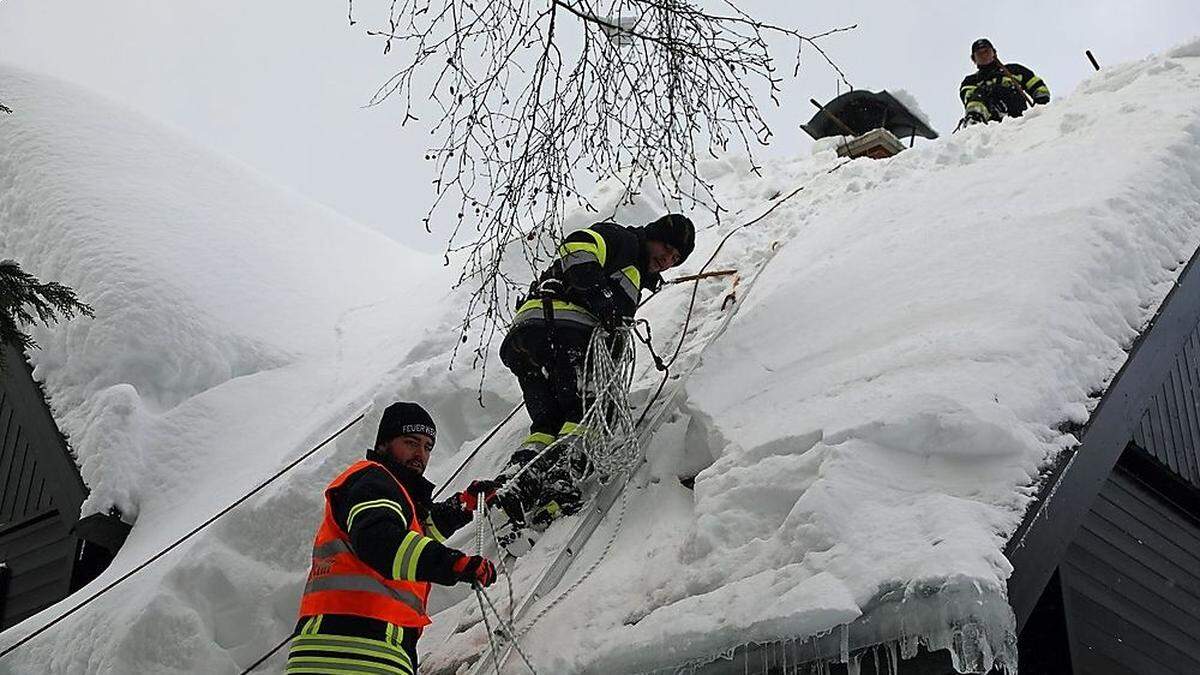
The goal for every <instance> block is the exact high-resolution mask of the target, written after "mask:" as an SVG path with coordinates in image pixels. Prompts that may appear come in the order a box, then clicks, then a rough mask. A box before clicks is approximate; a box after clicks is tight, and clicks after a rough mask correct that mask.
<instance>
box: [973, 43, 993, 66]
mask: <svg viewBox="0 0 1200 675" xmlns="http://www.w3.org/2000/svg"><path fill="white" fill-rule="evenodd" d="M984 47H992V41H991V40H989V39H987V38H979V39H978V40H976V41H974V42H972V43H971V60H972V61H974V60H975V52H976V51H978V50H980V49H983V48H984ZM992 49H995V47H992Z"/></svg>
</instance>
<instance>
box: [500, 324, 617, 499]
mask: <svg viewBox="0 0 1200 675" xmlns="http://www.w3.org/2000/svg"><path fill="white" fill-rule="evenodd" d="M631 332H632V329H631V327H630V326H622V327H620V328H617V329H616V331H615V332H613V333H606V332H605V331H603V330H594V331H592V336H591V339H590V340H589V342H588V348H587V353H586V356H585V357H584V367H583V368H582V369H581V371H580V373H579V375H580V379H581V380H582V387H581V389H582V390H583V391H584V392H585V393H587V394H589V396H588V398H591V399H592V400H591V404H590V405H589V406H588V408H587V410H586V411H585V412H584V415H583V418H582V419H581V420H580V421H579V428H580V433H579V434H568V435H565V436H560V437H558V438H557V439H555V440H554V442H553V443H550V444H549V445H547V446H546V447H544V448H542V450H541V451H540V452H538V454H537V455H535V456H534V457H533V459H531V460H529V461H528V462H526V463H525V465H524V466H522V467H521V468H520V469H519V470H518V471H517V472H516V473H515V474H513V475H512V476H510V477H509V478H508V480H507V481H505V484H504V485H503V486H502V487H501V488H500V489H499V490H498V491H497V493H498V494H507V493H508V492H509V491H510V490H513V489H515V486H516V485H517V484H518V482H519V480H518V479H519V478H520V477H521V476H522V475H524V474H525V472H526V471H529V470H530V468H531V467H533V466H534V465H535V464H537V465H539V469H540V470H547V469H549V466H547V463H546V462H543V461H542V459H543V458H544V457H546V456H547V455H550V454H551V453H553V452H555V451H557V450H558V449H559V448H563V449H564V450H567V451H566V452H563V453H561V455H560V456H559V457H556V458H555V459H554V461H553V462H551V463H550V465H556V464H559V463H565V466H566V468H567V470H568V472H569V473H570V475H571V476H572V477H573V478H574V479H575V480H576V482H578V481H580V480H582V479H583V478H585V477H586V475H583V474H584V473H585V472H581V471H576V470H575V468H574V464H575V463H574V462H572V460H573V459H574V458H575V456H576V455H577V454H581V455H582V456H584V457H586V458H587V460H588V463H589V465H590V469H591V470H592V471H595V472H597V474H598V475H600V476H604V477H607V478H611V477H613V476H616V475H618V474H620V473H621V472H622V471H625V470H627V469H631V468H633V467H634V466H635V465H636V464H637V460H638V457H639V454H638V444H637V428H636V426H635V422H634V420H633V414H632V410H631V408H630V406H629V389H630V387H631V386H632V385H633V373H634V367H635V365H636V362H635V359H634V354H635V350H634V347H633V341H632V340H631ZM610 336H611V341H612V342H611V344H612V346H610V344H609V338H610ZM614 351H615V352H618V356H617V358H616V359H614V358H613V352H614ZM539 463H540V464H539ZM543 467H545V468H543ZM605 482H607V481H605Z"/></svg>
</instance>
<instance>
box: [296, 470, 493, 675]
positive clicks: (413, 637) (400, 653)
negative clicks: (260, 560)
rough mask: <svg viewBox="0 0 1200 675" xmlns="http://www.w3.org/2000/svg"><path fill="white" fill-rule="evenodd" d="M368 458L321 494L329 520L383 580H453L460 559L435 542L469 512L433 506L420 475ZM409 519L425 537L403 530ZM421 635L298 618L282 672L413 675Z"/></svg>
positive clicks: (332, 617)
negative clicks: (456, 564)
mask: <svg viewBox="0 0 1200 675" xmlns="http://www.w3.org/2000/svg"><path fill="white" fill-rule="evenodd" d="M368 458H369V459H371V460H372V461H373V462H378V464H371V465H366V466H365V467H364V468H362V469H360V470H358V471H356V472H355V473H353V474H351V475H350V476H349V477H347V478H345V479H344V480H343V482H342V483H341V484H340V485H338V486H337V487H336V488H333V489H330V490H328V491H327V493H326V498H327V499H328V502H329V508H330V512H331V515H332V517H333V519H334V521H335V522H336V524H337V526H338V527H340V528H341V529H342V530H343V531H344V532H345V533H346V535H347V536H348V537H349V541H350V547H351V549H352V551H353V553H354V555H355V556H357V557H358V558H359V559H360V560H361V561H362V562H363V563H365V564H366V565H368V566H369V567H370V568H371V569H372V570H374V571H375V572H378V573H379V574H380V575H382V576H383V577H384V578H387V579H397V580H405V581H417V582H433V583H437V584H444V585H453V584H454V583H456V582H457V581H458V579H457V577H456V575H455V573H454V570H453V565H454V562H455V561H457V560H458V559H459V558H460V557H461V556H462V555H463V554H462V553H460V552H458V551H456V550H454V549H451V548H447V547H446V546H444V545H443V544H442V543H441V542H442V541H443V540H444V539H445V538H446V537H448V536H450V535H451V534H452V533H454V532H455V531H456V530H458V529H459V528H461V527H463V526H464V525H466V524H467V523H468V522H470V520H471V514H470V513H469V512H467V511H465V510H463V508H462V506H461V504H460V502H459V501H458V499H457V496H455V497H451V498H450V499H448V500H446V501H443V502H439V503H433V502H432V494H433V484H432V483H430V482H429V481H427V480H425V478H424V477H423V476H421V475H419V474H417V473H415V472H413V471H411V470H409V469H407V468H406V467H403V466H401V465H399V464H397V463H395V462H393V461H391V460H390V459H386V458H381V457H379V456H376V455H375V454H374V453H370V454H368ZM389 474H390V475H389ZM397 483H400V485H403V486H404V490H405V491H407V492H408V496H409V497H411V499H412V501H411V503H410V501H409V499H408V498H406V497H405V496H404V494H403V493H402V492H401V491H400V486H399V485H397ZM414 507H415V510H416V512H415V513H414V512H413V510H414ZM413 519H417V522H419V523H421V526H422V527H421V528H420V529H422V530H423V532H424V533H425V534H424V535H420V534H418V533H417V532H414V531H413V529H414V528H411V527H409V523H411V522H413ZM301 613H302V614H304V612H303V611H302V612H301ZM420 634H421V629H420V627H414V626H402V625H397V624H394V623H389V622H387V621H382V620H379V619H375V618H371V617H369V616H355V615H351V614H317V615H314V616H308V615H305V616H301V618H300V622H299V624H298V625H297V627H296V635H295V636H294V637H293V638H292V647H291V651H290V653H289V657H288V665H287V672H288V673H296V674H301V673H328V672H332V671H334V670H337V671H338V672H341V671H342V670H345V671H347V672H372V673H389V674H395V675H412V674H413V673H415V672H416V668H417V662H416V642H417V638H419V637H420ZM364 669H365V670H364Z"/></svg>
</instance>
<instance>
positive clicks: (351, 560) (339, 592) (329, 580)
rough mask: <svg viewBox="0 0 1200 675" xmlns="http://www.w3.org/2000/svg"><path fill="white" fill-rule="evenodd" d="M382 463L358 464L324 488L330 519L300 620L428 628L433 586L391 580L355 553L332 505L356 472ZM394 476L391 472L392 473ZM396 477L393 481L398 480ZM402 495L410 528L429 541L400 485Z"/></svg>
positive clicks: (320, 535)
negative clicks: (350, 619) (336, 618)
mask: <svg viewBox="0 0 1200 675" xmlns="http://www.w3.org/2000/svg"><path fill="white" fill-rule="evenodd" d="M370 466H378V467H380V468H381V469H383V470H384V471H387V469H386V468H384V466H383V465H382V464H380V463H378V462H372V461H370V460H365V459H364V460H359V461H357V462H355V463H354V464H352V465H351V466H350V468H348V469H346V470H345V471H343V472H342V473H341V475H339V476H338V477H337V478H334V479H333V482H331V483H330V484H329V487H327V488H325V519H324V520H323V521H322V522H321V527H320V529H318V530H317V538H316V540H315V541H314V542H313V558H312V568H311V569H309V572H308V584H307V585H306V586H305V587H304V596H303V597H302V598H301V599H300V617H301V618H303V617H306V616H314V615H316V614H350V615H354V616H365V617H370V618H372V619H379V620H380V621H386V622H388V623H392V624H395V625H397V626H404V627H407V628H423V627H425V626H427V625H429V623H430V621H429V617H428V616H427V615H426V613H425V603H426V601H427V600H428V599H429V582H427V581H400V580H396V579H388V578H387V577H384V576H383V575H382V574H380V573H378V572H376V571H375V570H374V569H372V568H371V566H369V565H367V564H366V563H365V562H363V561H362V560H361V559H359V557H358V556H357V555H355V554H354V551H353V550H351V548H350V536H349V535H348V534H346V532H345V530H343V529H342V528H341V527H339V526H338V524H337V522H336V521H335V520H334V518H333V507H332V506H330V503H329V492H330V491H331V490H333V489H335V488H337V487H339V486H340V485H342V483H345V482H346V480H347V479H349V478H350V477H351V476H353V475H354V474H355V473H357V472H359V471H362V470H363V469H366V468H367V467H370ZM388 475H389V476H391V475H392V474H391V472H390V471H388ZM395 478H396V477H395V476H392V479H393V480H395ZM396 485H398V486H400V492H401V494H403V495H404V498H405V500H407V501H408V505H409V507H410V513H412V514H413V518H412V522H410V523H409V524H408V529H409V530H410V531H412V532H416V533H417V534H419V535H421V536H424V535H425V528H424V527H422V526H421V523H420V520H419V519H418V518H417V517H416V513H417V507H416V504H414V503H413V500H412V497H410V496H409V494H408V490H406V489H404V486H403V485H401V483H400V481H396Z"/></svg>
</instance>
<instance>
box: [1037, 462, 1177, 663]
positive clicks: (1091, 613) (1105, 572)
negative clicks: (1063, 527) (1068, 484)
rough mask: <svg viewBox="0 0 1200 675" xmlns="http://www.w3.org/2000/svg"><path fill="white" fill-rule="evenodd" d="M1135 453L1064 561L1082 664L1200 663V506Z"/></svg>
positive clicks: (1070, 628) (1073, 647)
mask: <svg viewBox="0 0 1200 675" xmlns="http://www.w3.org/2000/svg"><path fill="white" fill-rule="evenodd" d="M1139 457H1144V455H1143V454H1142V451H1141V450H1139V449H1137V448H1135V447H1131V448H1130V449H1128V450H1127V451H1126V453H1125V454H1124V455H1123V456H1122V459H1121V462H1120V463H1119V464H1118V465H1117V468H1116V470H1115V471H1113V473H1112V474H1111V475H1110V476H1109V477H1108V480H1107V481H1106V482H1105V484H1104V486H1103V488H1102V489H1101V490H1100V494H1099V496H1098V497H1097V499H1096V501H1095V502H1094V503H1093V504H1092V508H1091V509H1090V511H1089V512H1088V514H1087V516H1086V517H1085V518H1084V520H1083V523H1082V525H1081V526H1080V528H1079V530H1078V532H1077V534H1076V536H1075V538H1074V539H1073V540H1072V542H1071V545H1070V546H1069V547H1068V549H1067V553H1066V556H1065V557H1064V559H1063V561H1062V563H1061V565H1060V567H1059V574H1060V577H1061V581H1062V593H1063V604H1064V613H1065V616H1066V625H1067V635H1068V636H1069V644H1070V651H1071V661H1072V663H1073V665H1074V672H1076V673H1112V674H1113V675H1118V674H1121V673H1129V674H1134V673H1190V674H1194V673H1200V511H1196V510H1195V509H1196V504H1195V502H1194V501H1193V500H1194V499H1195V497H1194V495H1193V496H1192V497H1191V498H1189V497H1188V495H1187V494H1186V490H1187V489H1188V488H1186V487H1185V488H1183V490H1184V491H1180V489H1179V488H1180V486H1172V485H1171V483H1170V481H1171V480H1172V478H1171V477H1169V476H1167V475H1165V473H1166V472H1165V470H1164V467H1163V465H1161V464H1157V463H1156V462H1152V461H1149V459H1148V458H1146V459H1139ZM1155 472H1158V473H1160V474H1163V475H1155Z"/></svg>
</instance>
